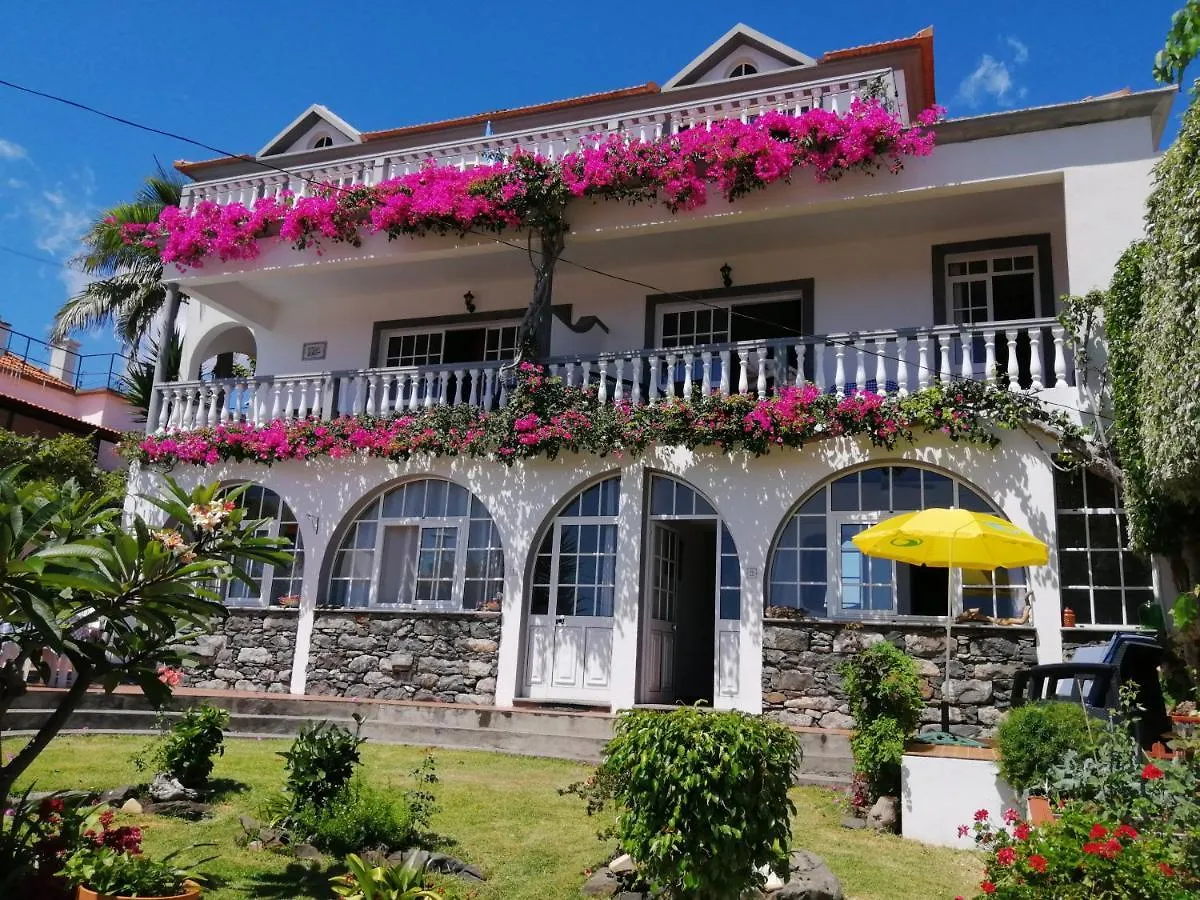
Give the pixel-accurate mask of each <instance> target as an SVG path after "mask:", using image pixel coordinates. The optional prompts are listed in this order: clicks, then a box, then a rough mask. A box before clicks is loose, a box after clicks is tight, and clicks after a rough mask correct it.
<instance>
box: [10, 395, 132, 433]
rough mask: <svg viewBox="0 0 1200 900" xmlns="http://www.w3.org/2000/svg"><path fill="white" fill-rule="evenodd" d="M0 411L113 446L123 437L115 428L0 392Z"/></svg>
mask: <svg viewBox="0 0 1200 900" xmlns="http://www.w3.org/2000/svg"><path fill="white" fill-rule="evenodd" d="M0 409H11V410H14V411H15V412H19V413H23V414H24V415H26V416H28V417H29V418H31V419H43V420H45V421H47V422H51V423H53V424H55V425H58V426H59V427H61V428H65V429H67V430H68V431H72V432H74V433H75V434H95V435H96V436H97V437H98V438H100V439H101V440H102V441H110V442H112V443H114V444H116V443H120V441H121V439H122V438H123V437H124V435H122V434H121V432H119V431H117V429H115V428H109V427H108V426H106V425H97V424H96V423H94V422H88V421H86V420H84V419H80V418H77V417H75V416H72V415H68V414H67V413H64V412H60V411H59V410H57V409H52V408H51V407H49V406H43V405H42V404H41V403H33V402H31V401H29V400H24V399H22V398H21V397H14V396H13V395H12V394H9V393H6V392H5V391H2V390H0Z"/></svg>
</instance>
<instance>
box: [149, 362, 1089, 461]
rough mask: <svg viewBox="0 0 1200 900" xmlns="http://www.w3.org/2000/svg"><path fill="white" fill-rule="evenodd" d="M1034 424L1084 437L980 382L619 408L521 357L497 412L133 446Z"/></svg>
mask: <svg viewBox="0 0 1200 900" xmlns="http://www.w3.org/2000/svg"><path fill="white" fill-rule="evenodd" d="M1027 423H1028V424H1035V425H1038V426H1040V427H1042V428H1043V429H1048V430H1054V431H1057V432H1058V433H1059V434H1060V436H1061V437H1062V439H1063V441H1064V442H1065V443H1070V442H1071V441H1073V440H1075V439H1078V438H1079V437H1080V434H1079V431H1078V429H1077V428H1075V427H1074V426H1072V425H1071V424H1070V423H1069V422H1068V420H1067V419H1066V418H1065V417H1063V416H1061V415H1059V414H1056V413H1052V412H1049V411H1047V410H1046V409H1045V407H1043V406H1042V404H1041V403H1040V402H1039V401H1038V400H1037V399H1036V398H1034V397H1032V396H1030V395H1028V394H1020V393H1013V392H1011V391H1007V390H1003V389H1000V388H995V387H992V386H990V385H985V384H981V383H978V382H973V381H972V382H962V383H951V384H942V383H940V382H939V383H936V384H934V385H933V386H932V387H929V388H926V389H924V390H921V391H918V392H916V393H914V394H910V395H907V396H904V397H900V396H897V395H894V394H889V395H883V394H875V393H868V392H859V393H855V394H852V395H850V396H845V397H843V396H838V395H835V394H827V393H822V392H821V391H820V390H819V389H818V388H817V387H815V386H814V385H804V386H801V387H789V388H784V389H783V390H782V391H780V393H779V395H778V396H775V397H770V398H767V399H763V400H756V399H754V398H752V397H746V396H742V395H732V396H721V395H712V396H708V397H703V396H700V395H699V394H697V395H696V396H695V397H694V398H693V399H692V400H690V401H685V400H682V399H672V400H670V401H668V402H664V403H660V404H655V405H652V406H631V405H629V404H627V403H620V404H617V405H615V406H614V405H612V404H602V403H601V402H600V401H599V398H598V397H597V395H596V391H595V389H594V388H578V387H568V386H566V385H564V384H563V382H562V380H561V379H560V378H551V377H547V376H546V375H545V373H544V370H542V369H541V368H540V367H538V366H535V365H533V364H531V363H523V364H522V365H521V370H520V372H519V375H518V383H517V386H516V389H515V390H514V392H513V394H512V396H511V397H510V398H509V402H508V404H507V405H506V406H505V407H504V408H503V409H501V410H499V411H496V412H486V411H483V410H480V409H477V408H475V407H469V406H434V407H429V408H427V409H422V410H418V411H416V412H414V413H407V414H402V415H397V416H393V417H386V418H376V417H370V416H358V417H349V416H347V417H342V418H338V419H334V420H332V421H321V420H319V419H302V420H299V421H294V422H284V421H274V422H271V423H269V424H266V425H262V426H255V425H252V424H249V423H240V424H234V425H228V426H226V425H222V426H218V427H215V428H204V429H199V430H197V431H193V432H186V433H177V434H169V435H158V436H152V437H147V438H145V439H143V440H140V441H136V442H133V443H131V444H129V445H128V446H127V451H128V453H129V455H130V456H132V457H133V458H135V459H138V460H140V461H141V462H143V463H149V464H157V465H164V466H169V465H173V464H176V463H194V464H200V465H215V464H217V463H219V462H222V461H237V462H242V461H248V462H258V463H264V464H268V465H269V464H271V463H274V462H280V461H283V460H305V459H316V458H321V457H329V458H334V459H337V458H341V457H348V456H372V457H382V458H385V459H393V460H406V459H409V458H410V457H412V456H414V455H417V454H429V455H434V456H470V457H476V458H487V459H496V460H500V461H502V462H506V463H511V462H513V461H515V460H517V459H528V458H533V457H547V458H550V459H553V458H554V457H556V456H558V455H559V454H560V453H590V454H596V455H599V456H609V455H619V454H625V453H628V454H630V455H638V454H640V453H642V452H643V451H644V450H645V449H646V448H647V447H649V446H650V445H652V444H662V445H668V446H682V447H688V448H691V449H695V448H700V447H719V448H721V449H723V450H726V451H733V450H744V451H747V452H750V453H753V454H755V455H762V454H765V453H769V452H770V451H771V450H775V449H782V448H797V449H798V448H800V447H803V446H804V445H805V444H807V443H809V442H811V441H814V440H819V439H822V438H829V437H836V436H839V435H846V436H851V437H858V436H863V437H866V438H868V439H869V440H870V441H871V443H873V444H875V445H876V446H881V447H889V448H890V447H894V446H895V445H896V444H897V443H898V442H900V441H906V442H909V443H913V442H915V441H916V440H918V438H919V437H920V436H921V435H944V436H946V437H949V438H950V439H951V440H953V441H964V442H967V443H971V444H978V445H982V446H986V447H992V446H995V445H996V444H997V443H999V438H998V437H997V430H998V429H1012V428H1018V427H1021V426H1022V425H1024V424H1027Z"/></svg>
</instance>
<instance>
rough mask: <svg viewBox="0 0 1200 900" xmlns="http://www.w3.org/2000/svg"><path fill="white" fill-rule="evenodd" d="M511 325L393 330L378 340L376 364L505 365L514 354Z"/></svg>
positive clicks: (513, 335) (515, 340) (515, 338)
mask: <svg viewBox="0 0 1200 900" xmlns="http://www.w3.org/2000/svg"><path fill="white" fill-rule="evenodd" d="M518 327H519V326H518V325H517V324H515V323H511V324H510V323H502V324H496V325H488V326H485V327H470V326H464V327H461V328H460V327H448V328H438V329H426V330H419V331H418V330H412V329H393V330H389V331H384V332H383V333H382V334H381V335H380V339H379V356H378V359H379V365H380V366H386V367H394V366H402V367H407V366H442V365H453V364H455V363H477V362H507V361H508V360H511V359H514V358H515V357H516V355H517V330H518Z"/></svg>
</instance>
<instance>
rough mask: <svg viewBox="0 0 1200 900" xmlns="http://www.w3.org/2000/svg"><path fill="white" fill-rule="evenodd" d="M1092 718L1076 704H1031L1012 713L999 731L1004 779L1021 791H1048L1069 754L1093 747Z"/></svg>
mask: <svg viewBox="0 0 1200 900" xmlns="http://www.w3.org/2000/svg"><path fill="white" fill-rule="evenodd" d="M1091 745H1092V734H1091V727H1090V723H1089V721H1088V715H1087V713H1086V712H1084V711H1083V709H1082V708H1081V707H1079V706H1076V705H1075V704H1073V703H1057V702H1054V701H1050V702H1045V703H1030V704H1027V705H1026V706H1018V707H1017V708H1016V709H1014V710H1011V711H1010V712H1009V713H1008V714H1007V715H1006V716H1005V717H1004V719H1003V720H1001V722H1000V727H999V728H998V729H996V749H997V751H998V752H999V754H1000V760H999V767H1000V775H1001V776H1002V777H1003V778H1004V780H1005V781H1007V782H1008V783H1009V784H1010V785H1012V786H1013V788H1014V789H1015V790H1017V791H1021V792H1028V791H1032V790H1045V788H1046V784H1047V781H1048V780H1049V778H1050V773H1051V771H1052V770H1053V769H1054V767H1055V766H1056V765H1058V764H1059V763H1060V762H1062V760H1063V758H1064V757H1065V755H1066V753H1067V751H1068V750H1072V749H1075V750H1083V749H1087V748H1089V747H1091Z"/></svg>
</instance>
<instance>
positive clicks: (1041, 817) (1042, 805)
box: [1028, 797, 1058, 825]
mask: <svg viewBox="0 0 1200 900" xmlns="http://www.w3.org/2000/svg"><path fill="white" fill-rule="evenodd" d="M1028 804H1029V824H1030V825H1049V824H1050V823H1051V822H1053V821H1054V820H1055V819H1057V818H1058V814H1057V813H1055V812H1054V807H1053V806H1051V805H1050V798H1049V797H1030V798H1029V800H1028Z"/></svg>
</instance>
